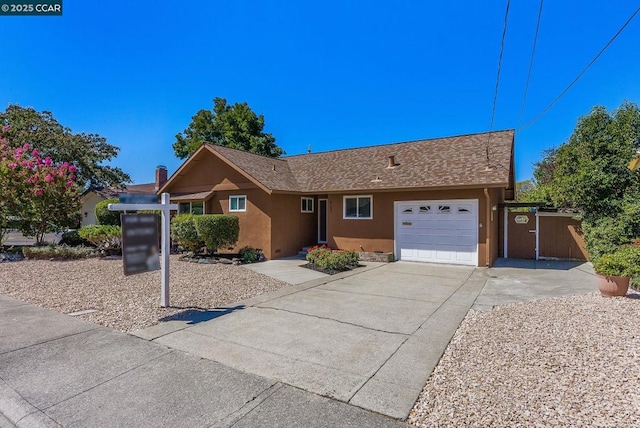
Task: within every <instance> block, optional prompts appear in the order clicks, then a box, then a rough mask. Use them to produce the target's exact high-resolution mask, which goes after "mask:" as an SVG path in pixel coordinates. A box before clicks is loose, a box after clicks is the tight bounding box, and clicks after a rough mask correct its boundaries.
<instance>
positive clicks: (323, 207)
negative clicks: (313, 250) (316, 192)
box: [318, 199, 327, 244]
mask: <svg viewBox="0 0 640 428" xmlns="http://www.w3.org/2000/svg"><path fill="white" fill-rule="evenodd" d="M318 243H319V244H326V243H327V200H326V199H318Z"/></svg>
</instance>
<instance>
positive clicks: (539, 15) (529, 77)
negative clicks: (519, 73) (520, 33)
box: [516, 0, 544, 132]
mask: <svg viewBox="0 0 640 428" xmlns="http://www.w3.org/2000/svg"><path fill="white" fill-rule="evenodd" d="M543 4H544V0H540V9H539V10H538V22H537V24H536V33H535V35H534V36H533V48H532V49H531V59H530V60H529V72H528V73H527V83H526V84H525V86H524V96H523V97H522V108H521V109H520V119H519V120H518V127H517V128H516V132H519V131H520V126H521V125H522V119H523V117H524V108H525V106H526V105H527V94H528V93H529V82H530V81H531V70H532V69H533V58H534V55H535V53H536V44H537V43H538V32H539V31H540V19H541V18H542V5H543Z"/></svg>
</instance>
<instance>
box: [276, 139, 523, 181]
mask: <svg viewBox="0 0 640 428" xmlns="http://www.w3.org/2000/svg"><path fill="white" fill-rule="evenodd" d="M488 137H489V134H488V133H482V134H472V135H461V136H457V137H447V138H435V139H431V140H420V141H412V142H407V143H396V144H387V145H381V146H372V147H363V148H357V149H347V150H336V151H331V152H323V153H313V154H305V155H299V156H291V157H287V158H284V159H285V160H286V161H287V163H288V164H289V167H290V169H291V172H292V173H293V175H294V176H295V177H296V178H297V181H298V183H299V185H300V190H301V191H303V192H315V193H320V192H331V191H361V190H378V189H381V190H384V189H407V188H428V187H454V186H455V187H460V186H464V187H470V186H476V187H479V186H499V185H500V186H502V185H504V186H505V187H508V186H509V184H510V173H511V165H512V164H511V157H512V150H513V139H514V131H513V130H507V131H497V132H492V133H491V139H490V141H489V147H490V151H489V153H490V159H489V164H490V165H491V166H492V167H493V168H490V169H489V170H488V171H487V156H486V147H487V141H488ZM389 156H394V159H395V162H396V163H397V164H398V165H396V166H395V167H393V168H388V165H389Z"/></svg>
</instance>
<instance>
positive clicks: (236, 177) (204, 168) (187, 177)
mask: <svg viewBox="0 0 640 428" xmlns="http://www.w3.org/2000/svg"><path fill="white" fill-rule="evenodd" d="M171 180H172V182H171V184H170V185H169V187H168V188H167V189H166V191H167V192H170V193H179V192H203V191H208V190H211V189H212V187H214V186H216V187H217V189H220V190H237V189H242V188H256V185H255V184H253V183H252V182H251V181H250V180H249V179H247V178H246V177H245V176H243V175H242V174H240V173H239V172H238V171H236V170H235V169H233V168H231V167H230V166H228V165H227V164H226V163H224V162H223V161H221V160H220V159H218V158H216V157H215V156H214V155H213V154H211V153H210V152H208V151H206V150H204V151H202V152H200V154H199V156H198V157H196V158H193V159H191V161H190V162H189V163H188V164H186V165H185V168H184V169H183V170H182V171H180V172H179V173H178V175H177V176H176V177H175V178H174V177H171ZM217 189H215V190H217Z"/></svg>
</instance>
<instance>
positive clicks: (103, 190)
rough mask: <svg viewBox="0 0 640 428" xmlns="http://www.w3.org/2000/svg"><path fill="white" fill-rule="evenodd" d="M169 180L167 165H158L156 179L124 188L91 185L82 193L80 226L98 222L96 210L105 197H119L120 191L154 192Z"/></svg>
mask: <svg viewBox="0 0 640 428" xmlns="http://www.w3.org/2000/svg"><path fill="white" fill-rule="evenodd" d="M166 181H167V167H166V166H164V165H158V166H157V167H156V181H155V182H153V183H144V184H129V185H127V186H125V187H124V188H122V189H119V188H115V187H98V188H96V187H89V188H88V189H86V190H85V191H84V192H82V194H81V195H80V214H81V215H82V220H81V221H80V226H81V227H82V226H88V225H90V224H97V223H98V221H97V220H96V215H95V210H96V205H97V204H98V202H100V201H104V200H105V199H111V198H117V197H118V195H119V194H120V193H144V194H154V193H156V192H157V191H158V190H159V189H160V187H161V186H162V185H163V184H164V183H165V182H166Z"/></svg>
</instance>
